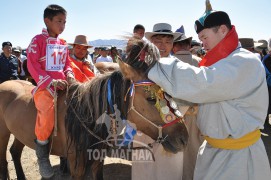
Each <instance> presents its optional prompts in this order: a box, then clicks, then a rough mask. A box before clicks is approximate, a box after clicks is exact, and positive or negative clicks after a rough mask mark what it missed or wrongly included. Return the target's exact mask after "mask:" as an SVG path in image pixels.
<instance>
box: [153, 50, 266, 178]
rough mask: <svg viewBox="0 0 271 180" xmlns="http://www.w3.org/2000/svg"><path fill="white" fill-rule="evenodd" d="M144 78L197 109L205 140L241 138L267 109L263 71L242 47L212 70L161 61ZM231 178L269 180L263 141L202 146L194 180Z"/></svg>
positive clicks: (261, 119) (261, 121)
mask: <svg viewBox="0 0 271 180" xmlns="http://www.w3.org/2000/svg"><path fill="white" fill-rule="evenodd" d="M239 46H240V45H239ZM148 77H149V79H151V80H152V81H154V82H155V83H157V84H158V85H159V86H161V87H162V88H163V89H164V90H165V91H166V92H167V93H169V94H170V95H171V96H173V97H174V98H178V99H182V100H186V101H189V102H193V103H198V104H199V112H198V118H197V125H198V127H199V129H200V131H201V133H202V134H203V135H207V136H209V137H212V138H217V139H225V138H228V137H232V138H240V137H242V136H244V135H246V134H247V133H250V132H252V131H254V130H255V129H262V128H263V124H264V121H265V117H266V113H267V108H268V91H267V85H266V79H265V70H264V68H263V65H262V63H261V62H260V60H259V59H258V58H257V56H256V55H254V54H253V53H251V52H249V51H247V50H245V49H243V48H240V47H239V48H237V49H236V50H235V51H234V52H232V53H231V54H230V55H228V56H227V57H226V58H224V59H221V60H220V61H218V62H216V63H215V64H213V65H212V66H210V67H200V68H197V67H194V66H191V65H189V64H187V63H183V62H180V61H178V60H176V59H174V58H161V59H160V63H156V65H155V66H154V67H153V68H152V69H151V70H150V71H149V74H148ZM229 179H230V180H258V179H261V180H266V179H271V172H270V166H269V162H268V158H267V154H266V150H265V147H264V145H263V142H262V139H259V140H258V141H257V142H256V143H255V144H253V145H251V146H249V147H247V148H244V149H241V150H223V149H217V148H213V147H211V146H210V145H209V144H208V143H206V142H205V143H203V145H202V146H201V147H200V150H199V152H198V157H197V162H196V168H195V172H194V180H229Z"/></svg>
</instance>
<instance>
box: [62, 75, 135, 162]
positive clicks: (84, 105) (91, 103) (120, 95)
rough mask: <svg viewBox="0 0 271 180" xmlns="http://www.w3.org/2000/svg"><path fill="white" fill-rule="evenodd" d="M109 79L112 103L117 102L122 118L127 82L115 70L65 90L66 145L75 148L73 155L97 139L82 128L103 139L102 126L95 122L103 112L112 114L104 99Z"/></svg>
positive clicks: (124, 108)
mask: <svg viewBox="0 0 271 180" xmlns="http://www.w3.org/2000/svg"><path fill="white" fill-rule="evenodd" d="M109 82H110V83H111V85H110V87H111V92H110V94H111V101H112V104H113V105H115V104H116V105H117V108H118V109H119V110H120V112H121V117H122V118H123V119H126V116H127V111H128V104H129V101H128V100H127V101H126V102H125V101H124V97H125V94H126V92H127V90H128V88H129V86H130V81H129V80H124V78H123V76H122V74H121V73H120V72H119V71H115V72H113V73H109V74H105V75H101V76H98V77H95V78H94V79H92V80H91V81H89V82H86V83H83V84H75V85H73V86H71V87H70V88H69V90H68V96H67V106H68V108H67V113H66V117H65V126H66V132H67V137H68V143H69V146H71V145H72V146H74V147H75V148H76V154H77V155H76V157H77V158H79V155H80V154H81V153H86V152H87V149H88V148H90V147H91V146H92V145H93V144H94V143H97V142H98V141H99V140H98V139H97V138H96V137H94V136H92V135H91V134H90V133H89V132H88V130H87V129H86V128H88V129H89V130H91V131H92V132H94V133H95V134H96V135H97V136H99V137H100V138H102V139H106V137H107V135H108V133H107V130H106V127H105V125H101V124H97V123H96V120H97V119H98V118H99V117H100V116H102V114H103V113H108V114H110V113H112V112H109V111H110V107H109V104H108V99H107V98H108V94H109V92H108V83H109ZM128 99H129V98H128ZM100 145H103V144H102V143H101V144H100ZM99 147H102V146H99ZM99 147H92V148H99ZM85 159H87V158H85Z"/></svg>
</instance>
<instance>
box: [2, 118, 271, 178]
mask: <svg viewBox="0 0 271 180" xmlns="http://www.w3.org/2000/svg"><path fill="white" fill-rule="evenodd" d="M262 139H263V141H264V144H265V147H266V151H267V154H268V157H269V161H270V162H271V126H270V125H269V124H267V123H266V124H265V129H264V130H263V131H262ZM12 142H13V137H11V138H10V141H9V147H10V146H11V143H12ZM9 147H8V149H9ZM7 157H8V169H9V175H10V179H11V180H16V179H17V177H16V172H15V168H14V165H13V162H12V159H11V155H10V153H9V151H7ZM50 160H51V163H52V165H53V167H54V170H55V176H54V177H53V178H52V179H53V180H66V179H69V178H70V176H69V175H62V174H60V171H59V162H60V161H59V157H57V156H53V155H51V156H50ZM21 161H22V166H23V169H24V172H25V175H26V178H27V179H28V180H39V179H41V176H40V174H39V170H38V165H37V158H36V155H35V151H34V150H32V149H30V148H28V147H25V148H24V150H23V153H22V158H21ZM87 179H92V178H91V176H88V178H87ZM104 179H105V180H107V179H108V180H112V179H115V180H129V179H131V162H130V161H127V160H122V159H118V158H107V159H106V160H105V166H104Z"/></svg>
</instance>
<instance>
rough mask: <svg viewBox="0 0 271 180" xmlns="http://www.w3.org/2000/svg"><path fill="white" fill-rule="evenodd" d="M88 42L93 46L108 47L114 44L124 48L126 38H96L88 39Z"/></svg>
mask: <svg viewBox="0 0 271 180" xmlns="http://www.w3.org/2000/svg"><path fill="white" fill-rule="evenodd" d="M89 44H90V45H92V46H94V47H102V46H106V47H110V46H115V47H117V48H119V49H124V48H125V47H126V44H127V40H120V39H97V40H94V41H89Z"/></svg>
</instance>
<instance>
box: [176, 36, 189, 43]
mask: <svg viewBox="0 0 271 180" xmlns="http://www.w3.org/2000/svg"><path fill="white" fill-rule="evenodd" d="M186 40H188V41H189V44H191V41H192V37H186V35H185V34H182V35H181V36H180V37H178V38H177V39H175V40H174V43H176V42H182V41H186Z"/></svg>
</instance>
